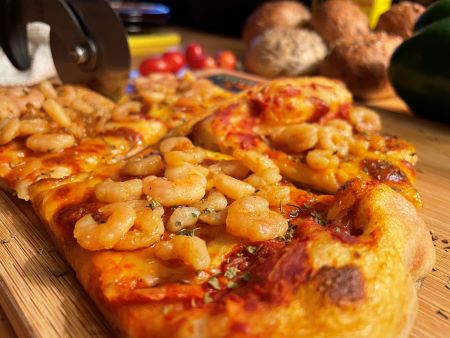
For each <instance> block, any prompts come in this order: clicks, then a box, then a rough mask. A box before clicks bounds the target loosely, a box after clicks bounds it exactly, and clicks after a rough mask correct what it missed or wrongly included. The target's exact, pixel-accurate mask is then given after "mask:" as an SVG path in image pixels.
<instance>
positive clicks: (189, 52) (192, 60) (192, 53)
mask: <svg viewBox="0 0 450 338" xmlns="http://www.w3.org/2000/svg"><path fill="white" fill-rule="evenodd" d="M203 55H204V52H203V47H202V46H201V45H200V44H198V43H197V42H191V43H190V44H188V45H187V46H186V61H187V64H188V66H189V67H190V68H194V69H195V68H196V67H195V64H196V63H197V62H198V61H199V60H200V59H201V58H202V57H203Z"/></svg>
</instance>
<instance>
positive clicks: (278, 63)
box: [244, 27, 327, 78]
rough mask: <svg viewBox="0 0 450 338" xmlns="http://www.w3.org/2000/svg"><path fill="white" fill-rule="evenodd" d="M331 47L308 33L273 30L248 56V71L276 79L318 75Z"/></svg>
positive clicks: (253, 43)
mask: <svg viewBox="0 0 450 338" xmlns="http://www.w3.org/2000/svg"><path fill="white" fill-rule="evenodd" d="M326 54H327V47H326V45H325V43H324V42H323V40H322V39H321V37H320V36H319V35H318V34H317V33H315V32H313V31H310V30H307V29H294V28H282V27H276V28H270V29H268V30H266V31H264V33H262V34H261V35H258V36H257V37H255V38H254V39H253V40H252V41H251V43H250V44H249V45H248V47H247V51H246V53H245V56H244V67H245V69H246V70H248V71H250V72H252V73H255V74H258V75H262V76H265V77H269V78H273V77H278V76H296V75H307V74H311V73H313V72H315V71H316V70H317V68H318V65H319V63H320V62H321V61H322V60H323V59H324V58H325V56H326Z"/></svg>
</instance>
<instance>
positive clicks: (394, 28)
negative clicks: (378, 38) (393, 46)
mask: <svg viewBox="0 0 450 338" xmlns="http://www.w3.org/2000/svg"><path fill="white" fill-rule="evenodd" d="M423 12H425V7H423V6H422V5H419V4H416V3H412V2H409V1H404V2H400V3H399V4H397V5H394V6H392V7H391V9H390V10H388V11H387V12H386V13H384V14H383V15H381V17H380V19H379V21H378V24H377V27H376V28H375V29H376V30H377V31H383V32H386V33H389V34H394V35H398V36H400V37H402V38H403V39H407V38H409V37H410V36H411V35H412V34H413V29H414V25H415V23H416V21H417V19H418V18H419V16H421V15H422V13H423Z"/></svg>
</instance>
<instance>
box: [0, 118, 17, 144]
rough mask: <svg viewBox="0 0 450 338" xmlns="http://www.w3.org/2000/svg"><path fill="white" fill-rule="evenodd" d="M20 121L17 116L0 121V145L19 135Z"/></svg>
mask: <svg viewBox="0 0 450 338" xmlns="http://www.w3.org/2000/svg"><path fill="white" fill-rule="evenodd" d="M19 128H20V121H19V119H18V118H12V119H4V120H1V121H0V145H2V144H6V143H8V142H11V141H12V140H14V139H15V138H16V137H17V136H18V135H19Z"/></svg>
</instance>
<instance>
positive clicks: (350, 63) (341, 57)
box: [320, 32, 401, 99]
mask: <svg viewBox="0 0 450 338" xmlns="http://www.w3.org/2000/svg"><path fill="white" fill-rule="evenodd" d="M400 43H401V39H400V38H399V37H397V36H392V35H387V34H385V33H382V32H378V33H370V34H366V35H364V36H360V37H358V38H355V39H343V40H341V41H339V42H338V43H337V44H336V45H335V46H334V47H333V48H332V49H331V51H330V54H329V55H328V56H327V57H326V58H325V60H324V62H323V63H322V64H321V67H320V72H321V74H323V75H324V76H328V77H331V78H335V79H339V80H341V81H343V82H344V83H345V84H346V85H347V87H348V88H349V89H350V91H351V92H352V93H353V94H354V95H355V96H357V97H360V98H364V99H375V98H383V97H389V96H392V95H393V93H394V92H393V89H392V87H391V85H390V82H389V78H388V75H387V68H388V66H389V62H390V58H391V55H392V53H393V52H394V50H395V48H397V47H398V45H399V44H400Z"/></svg>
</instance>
